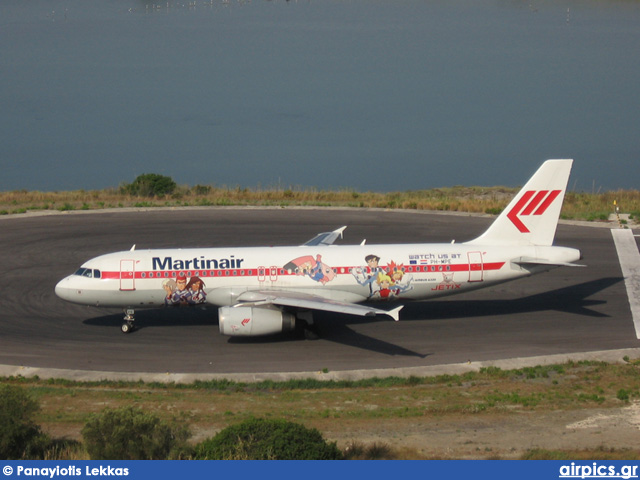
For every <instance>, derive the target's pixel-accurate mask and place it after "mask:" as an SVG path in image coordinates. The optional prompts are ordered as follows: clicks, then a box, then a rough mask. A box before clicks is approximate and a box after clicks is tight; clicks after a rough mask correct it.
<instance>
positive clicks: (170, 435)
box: [82, 407, 189, 460]
mask: <svg viewBox="0 0 640 480" xmlns="http://www.w3.org/2000/svg"><path fill="white" fill-rule="evenodd" d="M188 436H189V433H188V430H187V429H186V428H183V427H174V426H171V425H169V424H168V423H167V422H165V421H163V420H161V419H160V418H158V417H157V416H156V415H154V414H152V413H146V412H144V411H142V410H141V409H139V408H135V407H124V408H116V409H111V408H107V409H105V410H103V411H102V412H101V413H99V414H95V415H92V416H91V418H90V419H89V421H88V422H87V424H86V425H85V426H84V428H83V429H82V438H83V439H84V443H85V448H86V449H87V452H88V453H89V456H90V457H91V459H93V460H165V459H167V458H169V457H170V455H171V454H172V453H173V456H175V455H176V452H177V451H178V449H180V448H182V447H183V445H184V443H185V442H186V440H187V438H188Z"/></svg>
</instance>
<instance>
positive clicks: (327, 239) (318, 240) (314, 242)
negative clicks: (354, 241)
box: [302, 225, 347, 247]
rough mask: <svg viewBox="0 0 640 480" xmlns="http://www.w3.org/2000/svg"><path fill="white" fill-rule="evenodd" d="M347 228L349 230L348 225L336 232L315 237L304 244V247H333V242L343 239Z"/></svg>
mask: <svg viewBox="0 0 640 480" xmlns="http://www.w3.org/2000/svg"><path fill="white" fill-rule="evenodd" d="M345 228H347V226H346V225H345V226H344V227H340V228H338V229H336V230H334V231H333V232H324V233H319V234H318V235H316V236H315V237H313V238H312V239H311V240H309V241H308V242H306V243H304V244H303V245H302V246H303V247H317V246H318V245H333V242H335V241H336V240H337V239H338V237H340V238H342V232H344V229H345Z"/></svg>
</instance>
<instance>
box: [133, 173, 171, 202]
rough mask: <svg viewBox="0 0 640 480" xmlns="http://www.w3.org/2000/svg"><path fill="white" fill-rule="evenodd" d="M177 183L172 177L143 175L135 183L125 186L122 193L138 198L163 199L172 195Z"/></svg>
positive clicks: (151, 174)
mask: <svg viewBox="0 0 640 480" xmlns="http://www.w3.org/2000/svg"><path fill="white" fill-rule="evenodd" d="M176 187H177V185H176V182H174V181H173V179H172V178H171V177H165V176H164V175H158V174H157V173H143V174H142V175H138V176H137V177H136V179H135V180H134V181H133V183H130V184H128V185H124V186H123V187H122V188H121V190H122V193H125V194H129V195H133V196H136V197H161V196H163V195H171V194H172V193H173V191H174V190H175V189H176Z"/></svg>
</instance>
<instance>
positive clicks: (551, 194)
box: [507, 190, 562, 233]
mask: <svg viewBox="0 0 640 480" xmlns="http://www.w3.org/2000/svg"><path fill="white" fill-rule="evenodd" d="M561 192H562V190H551V191H549V190H540V191H539V192H536V191H535V190H527V191H526V192H524V195H522V197H521V198H520V200H518V203H516V205H515V206H514V207H513V208H512V209H511V210H510V211H509V213H507V218H508V219H509V220H511V222H512V223H513V224H514V225H515V226H516V228H517V229H518V230H520V232H521V233H530V232H529V229H528V228H527V226H526V225H525V224H524V223H522V220H520V219H519V218H518V217H519V216H525V215H542V214H543V213H544V212H546V211H547V208H549V205H551V204H552V203H553V201H554V200H555V199H556V197H557V196H558V195H560V193H561Z"/></svg>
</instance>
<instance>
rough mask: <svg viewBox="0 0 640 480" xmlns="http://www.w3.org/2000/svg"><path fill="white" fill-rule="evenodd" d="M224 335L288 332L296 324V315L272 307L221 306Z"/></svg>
mask: <svg viewBox="0 0 640 480" xmlns="http://www.w3.org/2000/svg"><path fill="white" fill-rule="evenodd" d="M218 319H219V324H220V333H221V334H222V335H230V336H236V337H237V336H243V337H257V336H260V335H272V334H274V333H280V332H288V331H289V330H293V329H294V328H295V326H296V317H295V316H294V315H292V314H290V313H285V312H283V311H281V310H278V309H277V308H270V307H221V308H219V309H218Z"/></svg>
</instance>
